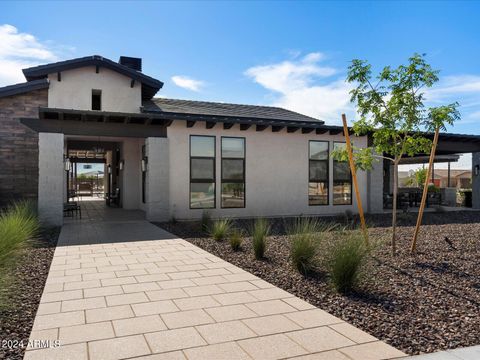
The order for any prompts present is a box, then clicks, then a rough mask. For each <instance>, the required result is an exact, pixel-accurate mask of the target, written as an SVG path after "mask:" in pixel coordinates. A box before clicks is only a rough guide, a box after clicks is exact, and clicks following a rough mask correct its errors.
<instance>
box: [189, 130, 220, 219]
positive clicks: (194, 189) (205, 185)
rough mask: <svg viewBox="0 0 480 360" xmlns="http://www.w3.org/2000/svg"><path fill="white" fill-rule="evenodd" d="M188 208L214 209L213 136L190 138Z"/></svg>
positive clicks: (192, 136)
mask: <svg viewBox="0 0 480 360" xmlns="http://www.w3.org/2000/svg"><path fill="white" fill-rule="evenodd" d="M190 208H191V209H213V208H215V136H195V135H191V136H190Z"/></svg>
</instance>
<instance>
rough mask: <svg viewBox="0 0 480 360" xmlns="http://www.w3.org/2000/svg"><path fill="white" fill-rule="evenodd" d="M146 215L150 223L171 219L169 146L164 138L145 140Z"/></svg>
mask: <svg viewBox="0 0 480 360" xmlns="http://www.w3.org/2000/svg"><path fill="white" fill-rule="evenodd" d="M145 153H146V154H145V155H146V157H147V159H148V161H147V171H146V189H145V190H146V191H145V195H146V196H145V197H146V199H145V200H146V203H145V205H146V206H145V208H146V213H147V220H149V221H167V220H169V218H170V199H169V192H170V180H169V176H170V174H169V144H168V139H167V138H163V137H149V138H147V139H146V140H145Z"/></svg>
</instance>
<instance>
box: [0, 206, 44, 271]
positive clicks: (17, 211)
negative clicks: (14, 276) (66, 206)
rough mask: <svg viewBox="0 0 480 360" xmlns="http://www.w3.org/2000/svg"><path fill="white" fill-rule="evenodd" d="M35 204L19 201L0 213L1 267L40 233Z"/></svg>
mask: <svg viewBox="0 0 480 360" xmlns="http://www.w3.org/2000/svg"><path fill="white" fill-rule="evenodd" d="M38 229H39V223H38V219H37V216H36V211H35V207H34V204H33V203H32V202H30V201H19V202H16V203H14V204H12V206H10V207H9V208H8V209H7V210H5V211H3V212H2V213H1V214H0V268H2V267H4V266H5V264H6V263H7V261H9V260H10V259H11V258H12V255H14V253H15V252H16V251H18V250H20V249H22V248H24V247H25V246H26V245H27V244H28V242H29V241H30V240H32V239H33V238H34V237H35V236H36V234H37V233H38Z"/></svg>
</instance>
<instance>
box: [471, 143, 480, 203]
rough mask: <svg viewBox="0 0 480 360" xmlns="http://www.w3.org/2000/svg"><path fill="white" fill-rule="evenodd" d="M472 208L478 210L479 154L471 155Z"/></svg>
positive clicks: (479, 199)
mask: <svg viewBox="0 0 480 360" xmlns="http://www.w3.org/2000/svg"><path fill="white" fill-rule="evenodd" d="M472 208H473V209H480V152H475V153H472Z"/></svg>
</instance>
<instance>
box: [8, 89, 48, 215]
mask: <svg viewBox="0 0 480 360" xmlns="http://www.w3.org/2000/svg"><path fill="white" fill-rule="evenodd" d="M47 104H48V90H47V89H44V90H36V91H31V92H29V93H25V94H19V95H14V96H8V97H4V98H0V206H4V205H6V204H7V203H8V202H10V201H11V200H13V199H18V198H30V199H34V200H36V199H37V196H38V134H37V133H36V132H34V131H33V130H30V129H29V128H27V127H26V126H24V125H22V124H21V123H20V120H19V119H20V118H22V117H29V118H38V107H39V106H47Z"/></svg>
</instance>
